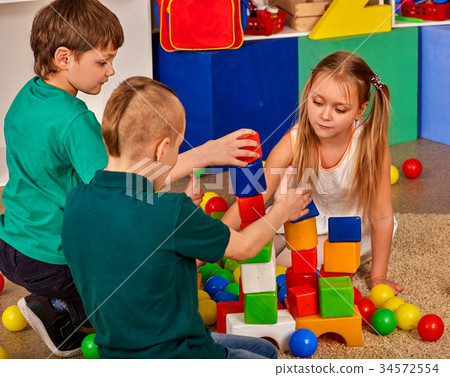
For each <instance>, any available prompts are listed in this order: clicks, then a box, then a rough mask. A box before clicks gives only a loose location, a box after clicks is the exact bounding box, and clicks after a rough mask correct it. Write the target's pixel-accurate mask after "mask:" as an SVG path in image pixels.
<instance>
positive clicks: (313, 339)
mask: <svg viewBox="0 0 450 377" xmlns="http://www.w3.org/2000/svg"><path fill="white" fill-rule="evenodd" d="M317 345H318V340H317V336H316V335H315V334H314V333H313V332H312V331H311V330H308V329H298V330H295V331H294V333H293V334H292V335H291V337H290V338H289V349H290V350H291V352H292V354H293V355H294V356H296V357H302V358H306V357H310V356H312V355H313V354H314V352H316V350H317Z"/></svg>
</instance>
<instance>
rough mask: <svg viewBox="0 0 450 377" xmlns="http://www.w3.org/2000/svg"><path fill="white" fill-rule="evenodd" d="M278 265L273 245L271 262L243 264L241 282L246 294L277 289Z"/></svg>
mask: <svg viewBox="0 0 450 377" xmlns="http://www.w3.org/2000/svg"><path fill="white" fill-rule="evenodd" d="M276 267H277V260H276V257H275V249H274V248H273V247H272V254H271V257H270V262H267V263H246V264H241V284H242V291H243V292H244V294H247V293H260V292H273V291H276V289H277V282H276Z"/></svg>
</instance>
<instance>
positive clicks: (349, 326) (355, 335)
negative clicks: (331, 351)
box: [295, 306, 363, 347]
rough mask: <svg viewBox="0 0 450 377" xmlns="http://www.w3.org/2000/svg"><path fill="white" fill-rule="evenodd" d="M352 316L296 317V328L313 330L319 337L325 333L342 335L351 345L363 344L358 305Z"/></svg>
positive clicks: (348, 344) (316, 315)
mask: <svg viewBox="0 0 450 377" xmlns="http://www.w3.org/2000/svg"><path fill="white" fill-rule="evenodd" d="M354 308H355V310H354V312H353V313H354V314H353V316H352V317H337V318H322V317H321V316H320V315H318V314H313V315H309V316H306V317H295V322H296V327H295V328H296V329H308V330H311V331H312V332H313V333H314V334H316V336H317V337H319V336H321V335H322V334H325V333H335V334H339V335H340V336H342V337H343V338H344V340H345V343H346V344H347V346H349V347H353V346H362V344H363V340H362V322H361V315H360V314H359V312H358V310H357V307H356V306H355V307H354Z"/></svg>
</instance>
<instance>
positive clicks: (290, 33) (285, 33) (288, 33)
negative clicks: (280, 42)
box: [244, 25, 311, 41]
mask: <svg viewBox="0 0 450 377" xmlns="http://www.w3.org/2000/svg"><path fill="white" fill-rule="evenodd" d="M310 32H311V30H308V31H295V30H294V29H292V28H290V27H289V26H287V25H284V28H283V30H281V31H280V32H279V33H276V34H272V35H244V41H255V40H261V39H275V38H291V37H305V36H307V35H309V33H310Z"/></svg>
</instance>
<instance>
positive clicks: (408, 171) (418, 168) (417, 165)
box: [402, 158, 423, 179]
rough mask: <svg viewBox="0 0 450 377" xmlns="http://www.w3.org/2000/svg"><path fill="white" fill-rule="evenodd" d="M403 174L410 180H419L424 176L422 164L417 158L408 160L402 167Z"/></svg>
mask: <svg viewBox="0 0 450 377" xmlns="http://www.w3.org/2000/svg"><path fill="white" fill-rule="evenodd" d="M402 170H403V174H404V175H405V176H406V177H408V178H410V179H414V178H417V177H418V176H419V175H420V174H422V170H423V167H422V163H421V162H420V161H419V160H417V159H415V158H408V159H407V160H406V161H405V162H404V163H403V165H402Z"/></svg>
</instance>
